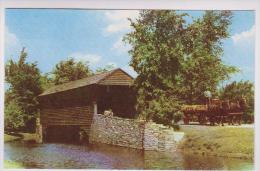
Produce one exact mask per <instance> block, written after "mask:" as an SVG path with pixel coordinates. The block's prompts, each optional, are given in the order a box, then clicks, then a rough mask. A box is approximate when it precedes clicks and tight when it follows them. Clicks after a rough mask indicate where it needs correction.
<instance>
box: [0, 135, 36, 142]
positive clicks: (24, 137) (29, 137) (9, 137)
mask: <svg viewBox="0 0 260 171" xmlns="http://www.w3.org/2000/svg"><path fill="white" fill-rule="evenodd" d="M19 139H21V140H22V141H35V142H36V140H37V135H36V134H31V133H17V136H15V135H9V134H4V142H10V141H15V140H19Z"/></svg>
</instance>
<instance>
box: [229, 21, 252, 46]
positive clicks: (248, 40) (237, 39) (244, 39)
mask: <svg viewBox="0 0 260 171" xmlns="http://www.w3.org/2000/svg"><path fill="white" fill-rule="evenodd" d="M231 38H232V40H233V42H234V44H240V43H242V44H250V45H252V44H254V40H255V25H253V26H252V27H251V28H250V29H249V30H247V31H243V32H241V33H238V34H235V35H233V36H232V37H231Z"/></svg>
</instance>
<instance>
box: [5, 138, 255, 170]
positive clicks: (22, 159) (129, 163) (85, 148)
mask: <svg viewBox="0 0 260 171" xmlns="http://www.w3.org/2000/svg"><path fill="white" fill-rule="evenodd" d="M4 157H5V160H10V161H14V162H18V163H21V164H22V165H23V166H24V167H25V168H47V169H50V168H53V169H64V168H71V169H72V168H73V169H82V168H91V169H178V170H182V169H187V170H191V169H192V170H195V169H196V170H197V169H207V170H208V169H214V170H215V169H216V170H222V169H224V170H252V169H253V161H252V160H244V159H234V158H223V157H209V156H201V155H188V154H183V153H181V152H175V153H162V152H160V153H159V152H151V151H149V152H148V151H145V152H143V151H141V150H135V149H129V148H124V147H117V146H110V145H104V144H88V145H72V144H55V143H49V144H28V143H23V142H19V141H17V142H10V143H5V146H4Z"/></svg>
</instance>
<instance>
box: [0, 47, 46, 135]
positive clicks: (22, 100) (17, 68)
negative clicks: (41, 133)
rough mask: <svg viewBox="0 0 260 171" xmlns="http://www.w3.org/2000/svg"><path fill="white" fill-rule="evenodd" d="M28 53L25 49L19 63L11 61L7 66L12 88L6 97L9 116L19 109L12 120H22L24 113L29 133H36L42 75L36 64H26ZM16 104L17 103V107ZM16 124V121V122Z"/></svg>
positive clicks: (8, 80) (8, 79) (7, 78)
mask: <svg viewBox="0 0 260 171" xmlns="http://www.w3.org/2000/svg"><path fill="white" fill-rule="evenodd" d="M26 58H27V53H26V52H25V48H23V50H22V51H21V54H20V58H19V60H18V61H17V62H15V61H13V60H9V61H8V62H7V64H6V66H5V76H6V82H7V83H9V85H10V87H9V90H8V93H6V96H8V100H7V102H10V104H9V103H6V107H7V109H10V110H7V114H8V111H13V110H16V109H17V112H14V113H13V114H12V116H13V117H12V118H15V117H14V116H16V117H17V118H20V114H21V112H23V119H24V121H25V125H26V129H27V131H34V128H35V118H36V116H37V114H38V105H39V103H38V101H37V96H38V95H39V94H40V93H41V92H42V87H41V82H40V79H41V75H40V71H39V69H38V68H37V64H36V63H28V62H26ZM14 103H17V104H16V105H18V106H15V105H14ZM14 122H15V121H14Z"/></svg>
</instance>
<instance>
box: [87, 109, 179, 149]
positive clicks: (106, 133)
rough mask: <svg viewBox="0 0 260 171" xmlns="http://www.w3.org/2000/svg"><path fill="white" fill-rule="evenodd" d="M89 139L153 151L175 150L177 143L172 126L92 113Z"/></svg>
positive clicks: (92, 141)
mask: <svg viewBox="0 0 260 171" xmlns="http://www.w3.org/2000/svg"><path fill="white" fill-rule="evenodd" d="M89 141H90V143H95V142H99V143H105V144H112V145H118V146H124V147H130V148H137V149H144V150H153V151H175V150H176V144H177V141H176V132H174V130H173V129H172V128H168V127H165V126H163V125H161V124H155V123H154V122H144V121H138V120H135V119H125V118H120V117H110V116H104V115H100V114H97V115H94V118H93V122H92V125H91V129H90V135H89Z"/></svg>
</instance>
